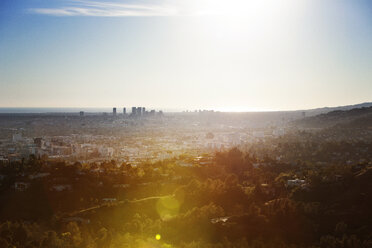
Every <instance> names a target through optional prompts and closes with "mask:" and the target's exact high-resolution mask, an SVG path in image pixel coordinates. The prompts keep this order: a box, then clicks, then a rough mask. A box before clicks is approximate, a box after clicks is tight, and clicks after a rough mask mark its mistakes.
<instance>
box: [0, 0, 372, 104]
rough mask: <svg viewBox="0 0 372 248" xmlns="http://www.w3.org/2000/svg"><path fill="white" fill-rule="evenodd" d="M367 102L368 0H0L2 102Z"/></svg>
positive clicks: (371, 27) (371, 67) (371, 7)
mask: <svg viewBox="0 0 372 248" xmlns="http://www.w3.org/2000/svg"><path fill="white" fill-rule="evenodd" d="M371 101H372V1H369V0H301V1H298V0H151V1H150V0H130V1H127V0H107V1H106V0H105V1H104V0H95V1H89V0H1V1H0V107H111V106H116V107H119V108H120V107H124V106H127V107H130V106H145V107H148V108H151V107H154V108H171V109H183V110H184V109H189V110H194V109H214V110H222V111H261V110H295V109H310V108H317V107H324V106H340V105H348V104H356V103H361V102H371Z"/></svg>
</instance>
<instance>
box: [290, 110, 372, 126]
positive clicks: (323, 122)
mask: <svg viewBox="0 0 372 248" xmlns="http://www.w3.org/2000/svg"><path fill="white" fill-rule="evenodd" d="M362 105H363V104H358V105H353V106H362ZM370 105H371V106H369V107H361V108H353V109H349V110H335V111H331V112H328V113H325V114H320V115H316V116H312V117H306V118H303V119H300V120H297V121H296V122H295V123H296V124H298V125H300V126H303V127H332V126H336V125H337V126H338V127H343V128H370V127H371V128H372V104H370ZM364 106H365V105H364ZM348 107H349V106H344V107H340V108H346V109H348Z"/></svg>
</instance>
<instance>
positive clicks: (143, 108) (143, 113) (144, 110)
mask: <svg viewBox="0 0 372 248" xmlns="http://www.w3.org/2000/svg"><path fill="white" fill-rule="evenodd" d="M145 114H146V108H145V107H142V115H145Z"/></svg>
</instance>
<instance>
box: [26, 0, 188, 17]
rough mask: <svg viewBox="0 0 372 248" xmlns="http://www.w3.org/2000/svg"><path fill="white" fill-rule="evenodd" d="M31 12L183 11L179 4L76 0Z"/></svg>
mask: <svg viewBox="0 0 372 248" xmlns="http://www.w3.org/2000/svg"><path fill="white" fill-rule="evenodd" d="M29 11H30V12H31V13H35V14H42V15H52V16H103V17H105V16H106V17H115V16H118V17H120V16H176V15H180V13H181V11H180V10H179V9H178V8H177V5H170V4H167V3H165V2H164V3H159V2H158V3H157V4H150V3H143V2H142V3H119V2H106V1H88V0H76V1H69V2H66V3H65V5H62V6H59V7H53V8H31V9H29Z"/></svg>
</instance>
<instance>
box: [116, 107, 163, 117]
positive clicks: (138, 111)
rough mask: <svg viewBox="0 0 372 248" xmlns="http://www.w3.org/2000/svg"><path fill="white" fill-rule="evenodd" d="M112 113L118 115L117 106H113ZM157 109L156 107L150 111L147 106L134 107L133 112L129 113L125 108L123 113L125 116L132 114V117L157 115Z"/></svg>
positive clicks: (160, 112)
mask: <svg viewBox="0 0 372 248" xmlns="http://www.w3.org/2000/svg"><path fill="white" fill-rule="evenodd" d="M112 114H113V115H114V116H116V115H117V111H116V108H115V107H114V108H112ZM155 114H156V111H155V110H154V109H152V110H150V111H148V110H146V108H145V107H132V112H131V113H130V114H128V113H127V108H125V107H124V108H123V115H124V116H127V115H129V116H131V117H139V116H155ZM159 114H162V111H159Z"/></svg>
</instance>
